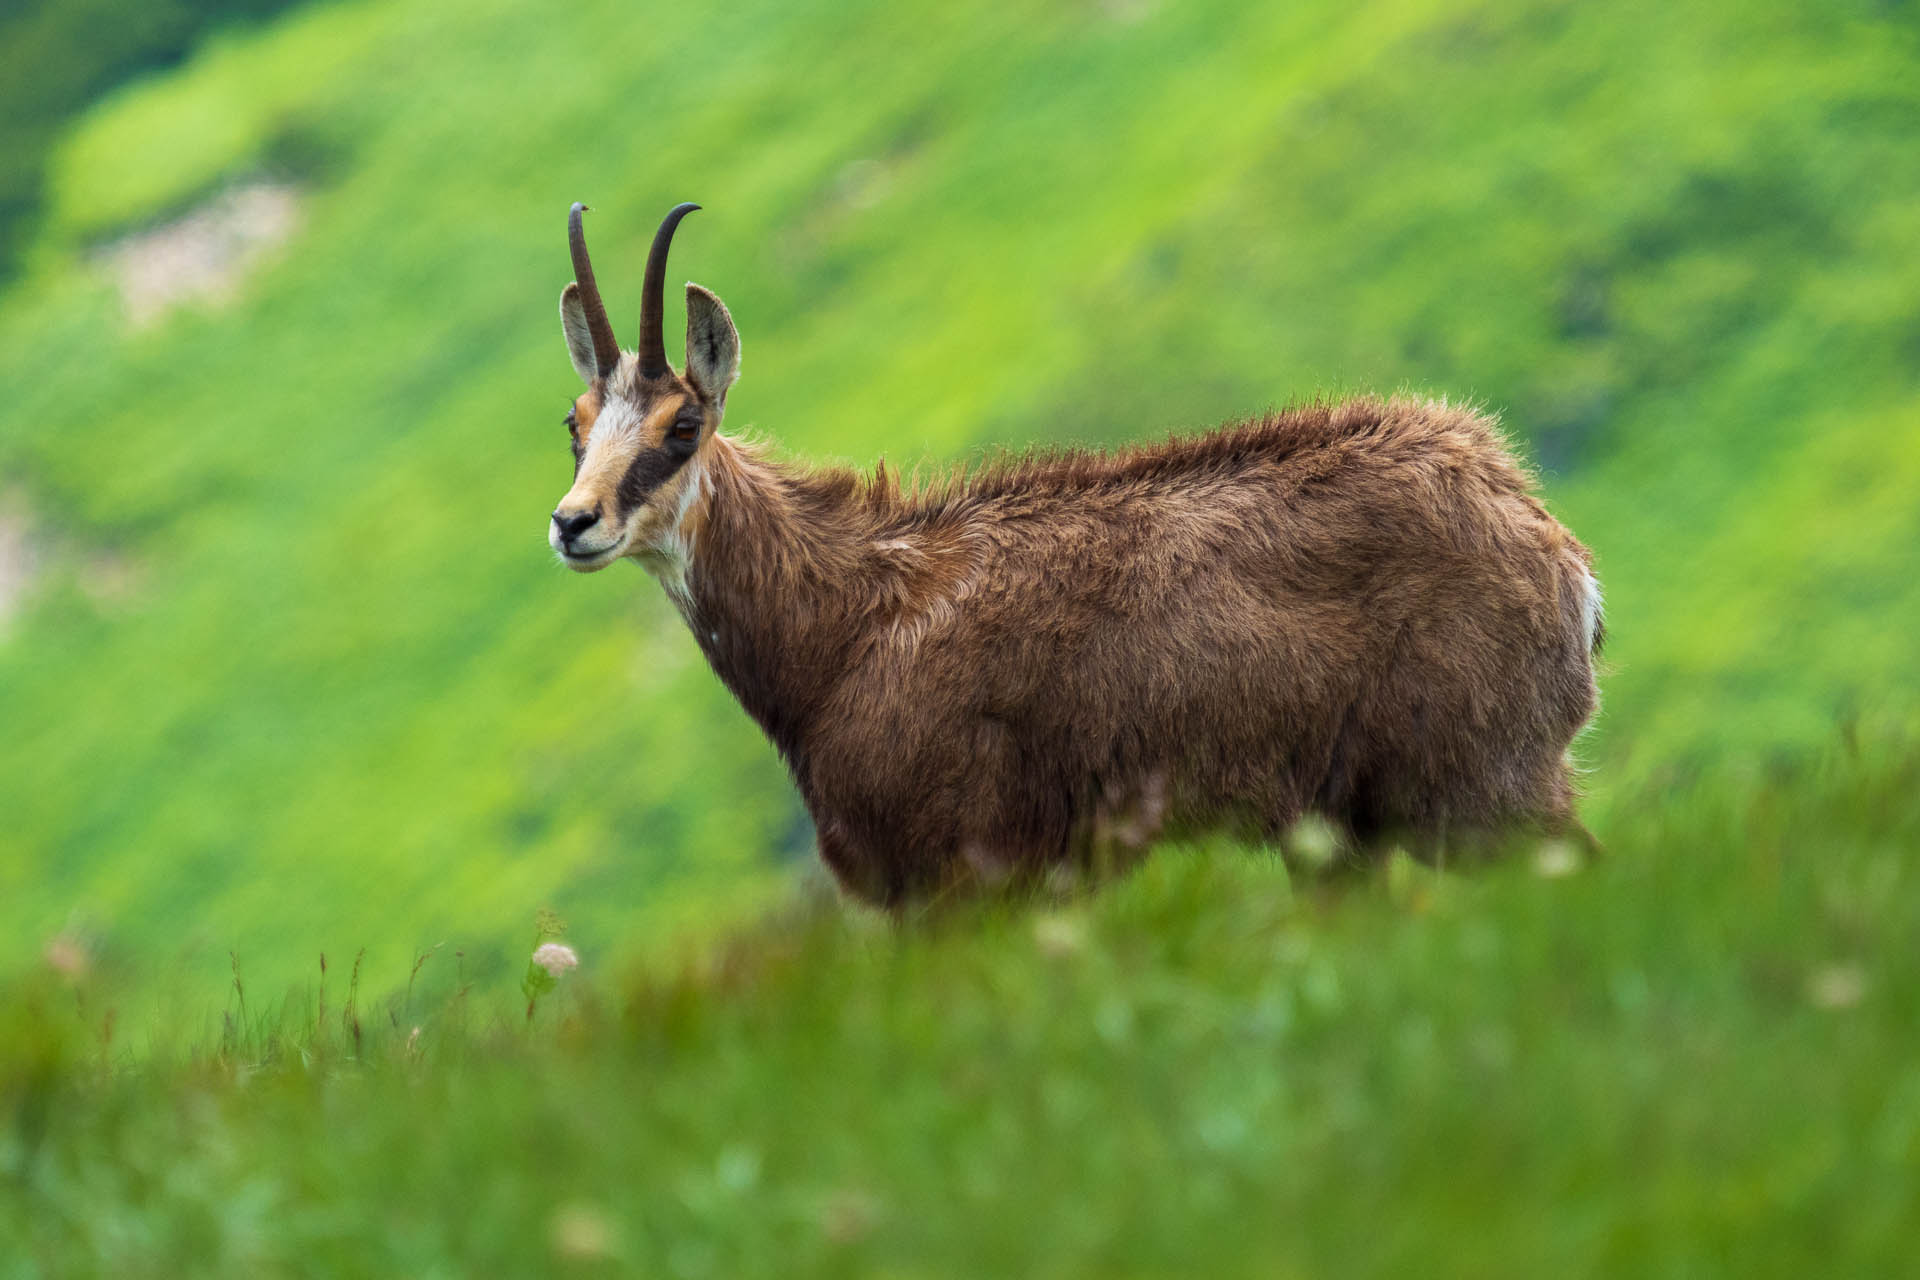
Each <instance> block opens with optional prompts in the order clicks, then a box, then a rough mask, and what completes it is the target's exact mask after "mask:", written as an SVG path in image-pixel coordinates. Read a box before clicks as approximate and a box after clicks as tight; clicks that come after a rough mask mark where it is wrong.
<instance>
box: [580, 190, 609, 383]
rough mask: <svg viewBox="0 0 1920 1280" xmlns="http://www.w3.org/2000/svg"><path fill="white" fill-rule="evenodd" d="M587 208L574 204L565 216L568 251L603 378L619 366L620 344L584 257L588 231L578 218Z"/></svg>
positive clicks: (589, 264)
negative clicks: (571, 258)
mask: <svg viewBox="0 0 1920 1280" xmlns="http://www.w3.org/2000/svg"><path fill="white" fill-rule="evenodd" d="M586 211H587V206H585V205H584V204H581V203H580V202H579V201H578V200H576V201H574V202H573V210H572V212H570V213H568V214H567V251H568V252H569V253H571V254H572V255H573V279H574V283H575V284H578V285H579V286H580V306H581V307H582V308H583V309H584V310H585V311H586V313H587V331H588V332H589V333H591V334H592V335H593V362H594V363H595V364H596V365H598V366H599V367H600V373H601V375H602V376H605V375H606V374H609V373H612V372H613V367H614V366H615V365H617V364H619V363H620V341H619V339H617V338H615V337H614V336H613V321H611V320H609V319H607V304H606V303H604V302H602V301H601V300H600V286H599V285H597V284H595V283H594V281H593V263H592V261H590V260H589V259H588V257H587V231H586V228H585V227H583V226H582V225H581V223H580V215H581V214H583V213H585V212H586Z"/></svg>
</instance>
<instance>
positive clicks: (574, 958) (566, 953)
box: [533, 942, 580, 978]
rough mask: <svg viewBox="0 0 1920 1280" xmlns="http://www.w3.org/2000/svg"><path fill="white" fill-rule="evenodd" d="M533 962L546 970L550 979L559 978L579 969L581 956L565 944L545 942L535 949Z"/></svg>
mask: <svg viewBox="0 0 1920 1280" xmlns="http://www.w3.org/2000/svg"><path fill="white" fill-rule="evenodd" d="M533 962H534V963H535V964H537V965H539V966H540V967H541V968H542V969H545V970H546V971H547V976H548V977H549V978H558V977H559V976H560V975H561V974H563V973H566V972H567V971H568V970H570V969H578V968H579V967H580V956H579V954H578V953H577V952H575V951H574V949H573V948H572V947H570V946H568V945H567V944H566V943H564V942H543V943H541V944H540V945H539V946H538V947H535V948H534V951H533Z"/></svg>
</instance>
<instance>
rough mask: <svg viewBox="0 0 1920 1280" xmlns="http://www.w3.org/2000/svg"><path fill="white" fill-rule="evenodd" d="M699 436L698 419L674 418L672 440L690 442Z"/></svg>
mask: <svg viewBox="0 0 1920 1280" xmlns="http://www.w3.org/2000/svg"><path fill="white" fill-rule="evenodd" d="M699 434H700V419H698V418H675V419H674V420H673V438H674V439H675V440H681V441H686V440H691V439H693V438H694V437H695V436H697V435H699Z"/></svg>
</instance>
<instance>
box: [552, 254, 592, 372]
mask: <svg viewBox="0 0 1920 1280" xmlns="http://www.w3.org/2000/svg"><path fill="white" fill-rule="evenodd" d="M560 329H561V331H562V332H563V333H565V334H566V335H567V359H569V360H571V361H572V362H573V371H574V372H575V373H577V374H579V375H580V381H582V382H585V383H588V384H589V385H591V384H592V382H593V379H594V375H595V374H596V373H597V372H598V371H599V365H598V362H597V361H596V360H595V359H594V355H593V329H592V328H591V327H590V326H589V325H588V324H587V308H586V306H585V304H583V303H582V302H581V301H580V286H579V285H578V284H576V283H575V282H573V281H571V280H570V281H568V282H567V287H566V288H564V289H562V290H561V291H560Z"/></svg>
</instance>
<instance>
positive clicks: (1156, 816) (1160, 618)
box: [679, 399, 1598, 907]
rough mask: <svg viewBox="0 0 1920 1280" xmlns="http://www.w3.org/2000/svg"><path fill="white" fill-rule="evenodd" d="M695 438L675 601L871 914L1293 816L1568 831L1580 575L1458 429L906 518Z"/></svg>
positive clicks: (1241, 432)
mask: <svg viewBox="0 0 1920 1280" xmlns="http://www.w3.org/2000/svg"><path fill="white" fill-rule="evenodd" d="M716 417H717V415H716ZM702 445H703V447H702V448H701V449H700V451H699V455H698V457H699V461H700V464H701V467H700V474H699V477H698V480H697V481H689V483H697V484H698V485H699V487H700V492H699V494H698V496H697V499H696V500H695V501H694V502H693V503H692V504H691V506H689V507H688V508H687V510H686V515H685V517H684V519H683V520H682V523H681V525H680V526H679V527H680V531H681V536H682V537H683V539H684V541H685V543H686V544H687V547H688V556H687V569H686V579H685V584H686V585H685V595H684V597H683V598H682V599H681V601H680V606H681V608H682V610H683V612H684V613H685V614H686V616H687V621H688V623H689V625H690V626H691V628H692V630H693V632H694V635H695V636H696V638H697V639H698V641H699V643H700V646H701V648H702V649H703V650H704V651H705V653H706V655H707V657H708V659H709V660H710V661H711V662H712V664H713V668H714V670H715V671H716V672H717V673H718V674H719V675H720V678H721V679H722V680H724V681H725V682H726V684H727V686H728V687H729V688H730V689H731V690H732V691H733V692H734V694H735V695H736V696H737V697H738V698H739V700H740V702H741V704H742V705H743V706H744V707H745V708H746V710H747V711H748V713H749V714H751V715H752V716H753V717H754V719H755V720H757V721H758V722H759V723H760V725H761V727H762V728H763V729H764V730H765V731H766V732H767V734H768V735H769V736H770V737H771V738H772V739H773V741H774V742H775V744H776V745H777V746H778V747H779V749H780V752H781V754H782V755H783V756H784V758H785V759H786V761H787V764H788V766H789V767H790V768H791V770H792V772H793V777H794V781H795V782H796V784H797V785H798V786H799V789H800V792H801V795H802V796H803V797H804V798H805V800H806V803H807V807H808V809H809V810H810V811H811V812H812V814H813V817H814V821H815V825H816V828H817V830H818V833H819V842H820V851H821V854H822V856H823V857H824V858H825V860H826V861H827V863H828V865H829V866H831V867H832V869H833V871H834V872H835V874H836V875H837V876H838V877H839V879H840V881H841V883H842V884H843V885H844V886H845V887H846V888H847V889H848V890H849V891H850V892H852V893H854V894H856V895H858V896H859V897H861V898H864V899H866V900H868V901H871V902H875V903H880V904H886V905H889V906H896V907H897V906H899V905H901V904H904V903H907V902H910V901H915V900H924V899H927V898H930V897H934V896H938V895H940V894H942V893H945V892H948V891H950V890H953V889H955V888H960V887H964V886H967V885H970V884H980V883H994V882H1000V881H1003V880H1008V879H1012V880H1016V881H1017V880H1025V879H1030V878H1033V877H1035V876H1038V875H1040V874H1043V873H1045V872H1046V871H1048V870H1049V869H1051V868H1055V867H1060V866H1067V867H1080V866H1085V865H1087V864H1088V863H1090V862H1098V861H1100V860H1102V859H1104V858H1107V857H1111V856H1112V854H1113V852H1114V850H1115V849H1119V850H1121V851H1122V852H1123V853H1124V852H1130V851H1132V850H1135V849H1137V848H1140V847H1143V846H1144V844H1145V843H1146V842H1147V841H1149V840H1150V839H1152V838H1153V837H1154V836H1155V835H1157V834H1162V833H1166V834H1179V833H1181V832H1187V831H1194V830H1200V829H1208V828H1221V827H1225V828H1228V829H1231V830H1235V831H1238V832H1242V833H1245V834H1248V835H1254V836H1271V835H1273V834H1275V833H1278V832H1280V831H1282V830H1284V829H1285V828H1286V827H1288V826H1289V825H1290V824H1291V823H1293V822H1294V821H1295V820H1296V819H1298V818H1299V817H1301V816H1302V815H1304V814H1308V813H1315V814H1321V815H1324V816H1325V817H1327V818H1329V819H1330V820H1332V821H1334V822H1335V823H1337V824H1339V825H1340V826H1341V827H1342V828H1343V829H1345V830H1346V831H1347V832H1349V833H1350V834H1351V835H1352V836H1353V837H1355V838H1356V841H1357V842H1358V843H1363V844H1364V843H1365V842H1366V841H1368V840H1370V839H1372V838H1374V837H1377V836H1380V835H1382V834H1384V833H1389V832H1404V833H1409V834H1411V835H1413V836H1415V837H1418V838H1421V839H1422V840H1423V841H1424V844H1423V845H1422V847H1426V848H1432V847H1436V846H1437V843H1438V841H1439V840H1441V839H1444V838H1446V837H1447V836H1448V835H1449V834H1457V833H1460V832H1463V831H1491V830H1497V829H1500V828H1503V827H1506V826H1510V825H1512V824H1514V823H1516V822H1520V823H1529V824H1535V825H1538V826H1541V827H1544V828H1546V829H1550V830H1561V829H1573V828H1574V823H1573V798H1574V793H1573V786H1572V780H1571V778H1570V776H1569V766H1568V763H1567V757H1566V752H1567V747H1568V744H1569V742H1570V741H1571V740H1572V739H1573V737H1574V735H1575V734H1576V733H1578V732H1579V730H1580V728H1581V726H1582V725H1583V724H1584V723H1585V722H1586V720H1587V718H1588V717H1589V716H1590V715H1591V714H1592V712H1593V709H1594V706H1595V687H1594V679H1593V671H1592V665H1591V655H1592V651H1593V649H1594V645H1595V643H1596V641H1597V638H1598V625H1597V611H1596V609H1597V597H1596V596H1595V594H1594V591H1593V586H1592V579H1591V577H1590V572H1589V556H1588V553H1587V551H1586V549H1585V548H1584V547H1582V546H1581V545H1580V544H1579V543H1578V542H1577V541H1575V540H1574V538H1573V537H1572V536H1571V535H1570V534H1569V533H1568V532H1567V531H1566V529H1564V528H1563V527H1561V525H1560V524H1559V523H1558V522H1556V521H1555V520H1554V519H1553V518H1552V517H1551V516H1550V515H1548V514H1547V512H1546V510H1545V508H1543V507H1542V506H1541V504H1540V503H1539V502H1538V501H1537V500H1536V499H1535V498H1534V497H1533V496H1532V494H1531V492H1530V490H1531V483H1530V478H1529V476H1528V475H1527V473H1526V472H1525V471H1524V470H1522V468H1521V467H1520V466H1519V465H1518V464H1517V463H1516V462H1515V461H1514V459H1513V457H1512V456H1511V455H1510V454H1509V453H1508V452H1507V450H1506V448H1505V447H1504V445H1503V443H1502V442H1501V440H1500V437H1499V435H1498V434H1497V432H1496V431H1495V429H1494V428H1493V426H1492V425H1491V424H1490V423H1489V422H1488V421H1487V420H1485V419H1484V418H1482V417H1479V416H1477V415H1475V414H1473V413H1471V412H1469V411H1466V410H1462V409H1458V408H1453V407H1449V406H1447V405H1444V404H1434V403H1427V402H1419V401H1414V400H1406V399H1395V400H1389V401H1381V400H1376V399H1359V400H1352V401H1348V402H1345V403H1341V404H1334V405H1314V406H1309V407H1304V408H1296V409H1291V410H1288V411H1285V412H1282V413H1276V414H1272V415H1269V416H1267V417H1265V418H1262V419H1259V420H1256V421H1252V422H1248V423H1244V424H1241V425H1237V426H1232V427H1227V428H1223V429H1220V430H1217V431H1213V432H1210V433H1208V434H1205V435H1202V436H1198V437H1194V438H1190V439H1173V440H1169V441H1167V442H1166V443H1164V444H1157V445H1150V446H1144V447H1139V448H1133V449H1127V450H1122V451H1120V452H1118V453H1114V454H1101V453H1090V452H1065V453H1058V454H1051V455H1041V456H1035V457H1028V458H1020V459H1016V460H1011V461H1007V462H1003V463H1000V464H997V465H993V466H990V467H988V468H986V469H984V470H982V471H980V472H978V473H976V474H974V475H972V476H970V477H965V478H958V479H954V480H951V481H947V482H944V483H942V484H940V485H937V486H936V487H934V488H932V489H931V490H929V491H926V492H920V493H903V492H902V491H901V488H900V486H899V485H898V483H897V481H896V480H895V479H894V478H893V477H892V476H890V475H889V474H887V473H886V471H885V470H884V469H882V470H881V471H879V472H878V473H877V474H876V475H875V477H874V478H872V479H870V480H868V479H861V478H858V477H856V476H855V475H853V474H852V473H850V472H846V471H837V470H829V471H817V472H812V471H803V470H799V469H795V468H790V467H787V466H783V465H780V464H778V463H775V462H773V461H770V460H768V459H767V458H765V457H762V456H761V455H760V454H759V453H757V452H756V451H755V450H753V449H751V448H749V447H747V446H744V445H742V444H740V443H738V442H735V441H731V440H728V439H727V438H725V437H722V436H718V435H709V436H707V437H705V438H704V439H703V441H702Z"/></svg>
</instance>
